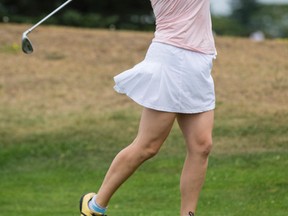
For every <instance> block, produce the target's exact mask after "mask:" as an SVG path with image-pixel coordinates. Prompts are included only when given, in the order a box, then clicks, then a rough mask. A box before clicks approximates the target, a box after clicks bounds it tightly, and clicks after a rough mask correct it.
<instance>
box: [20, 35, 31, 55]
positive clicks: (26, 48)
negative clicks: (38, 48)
mask: <svg viewBox="0 0 288 216" xmlns="http://www.w3.org/2000/svg"><path fill="white" fill-rule="evenodd" d="M22 51H23V52H24V53H26V54H31V53H32V52H33V46H32V43H31V41H30V40H29V38H28V37H27V34H25V33H24V34H23V36H22Z"/></svg>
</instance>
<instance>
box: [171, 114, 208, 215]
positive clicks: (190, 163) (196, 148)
mask: <svg viewBox="0 0 288 216" xmlns="http://www.w3.org/2000/svg"><path fill="white" fill-rule="evenodd" d="M177 120H178V123H179V126H180V128H181V130H182V132H183V134H184V137H185V140H186V145H187V155H186V160H185V162H184V166H183V170H182V175H181V181H180V191H181V216H187V215H189V212H193V213H194V212H195V211H196V206H197V202H198V199H199V195H200V191H201V189H202V185H203V183H204V180H205V175H206V170H207V166H208V156H209V153H210V150H211V147H212V128H213V121H214V111H209V112H204V113H200V114H193V115H185V114H179V115H178V117H177Z"/></svg>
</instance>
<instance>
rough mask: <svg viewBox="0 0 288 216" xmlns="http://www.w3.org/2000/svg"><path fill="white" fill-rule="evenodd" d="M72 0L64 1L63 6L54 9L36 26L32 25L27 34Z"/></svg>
mask: <svg viewBox="0 0 288 216" xmlns="http://www.w3.org/2000/svg"><path fill="white" fill-rule="evenodd" d="M71 1H72V0H68V1H66V2H65V3H63V4H62V5H61V6H59V7H58V8H56V9H55V10H54V11H52V12H51V13H50V14H48V15H47V16H46V17H44V18H43V19H42V20H40V21H39V22H38V23H36V24H35V25H34V26H32V27H31V28H30V29H28V30H27V31H26V34H29V33H30V32H31V31H33V30H34V29H35V28H37V27H38V26H39V25H40V24H41V23H43V22H44V21H46V20H47V19H49V18H50V17H51V16H53V15H54V14H55V13H57V12H58V11H59V10H61V9H62V8H63V7H65V6H66V5H67V4H69V3H70V2H71Z"/></svg>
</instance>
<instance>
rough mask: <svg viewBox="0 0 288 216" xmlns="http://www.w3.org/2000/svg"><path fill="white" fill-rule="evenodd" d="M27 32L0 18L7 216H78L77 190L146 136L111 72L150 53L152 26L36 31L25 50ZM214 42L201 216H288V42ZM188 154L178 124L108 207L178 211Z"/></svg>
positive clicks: (0, 131) (0, 155)
mask: <svg viewBox="0 0 288 216" xmlns="http://www.w3.org/2000/svg"><path fill="white" fill-rule="evenodd" d="M26 29H27V26H24V25H13V24H8V25H7V24H1V25H0V34H1V38H0V75H1V76H0V188H1V196H0V209H1V212H0V216H2V215H3V216H6V215H8V214H9V215H23V216H26V215H27V216H33V215H39V214H41V215H44V216H45V215H51V214H53V215H67V216H68V215H74V214H79V213H78V200H79V197H80V196H81V195H82V194H83V193H85V192H88V191H92V190H97V188H98V186H99V184H100V183H101V180H102V179H103V177H104V175H105V172H106V170H107V168H108V167H109V164H110V162H111V160H112V159H113V157H114V155H115V154H117V152H118V151H119V150H121V148H123V147H124V146H126V145H127V143H129V142H131V140H132V139H133V138H134V136H135V133H136V132H137V125H138V121H139V113H140V112H141V108H140V107H138V105H136V104H134V103H132V102H131V101H130V100H129V99H127V98H126V97H125V96H120V95H117V94H116V93H115V92H114V91H113V88H112V87H113V76H114V75H116V74H118V73H119V72H121V71H123V70H125V69H127V68H130V67H131V66H133V65H134V64H135V63H137V62H139V61H141V59H143V56H144V55H145V52H146V49H147V47H148V45H149V43H150V40H151V38H152V37H153V34H152V33H143V32H142V33H139V32H124V31H121V32H119V31H106V30H89V29H75V28H63V27H53V26H45V27H39V29H37V30H36V31H35V32H34V33H33V34H31V36H30V38H31V40H32V41H33V43H34V44H35V48H36V50H35V53H34V54H33V55H30V56H27V55H24V54H22V53H21V50H20V48H19V40H20V39H21V33H22V32H23V31H24V30H26ZM47 32H49V34H47ZM67 35H69V37H68V36H67ZM19 38H20V39H19ZM216 41H217V47H218V52H219V56H218V58H217V60H216V61H215V63H214V72H213V75H214V79H215V84H216V91H217V109H216V119H215V128H214V149H213V152H212V155H211V158H210V164H209V170H208V173H207V179H206V183H205V186H204V188H203V192H202V194H201V199H200V202H199V207H198V212H197V215H199V216H201V215H205V216H210V215H211V216H212V215H213V216H218V215H219V216H220V215H221V216H223V215H224V216H238V215H239V216H240V215H248V216H250V215H253V216H258V215H259V216H260V215H261V216H266V215H267V216H268V215H275V216H284V215H285V216H286V215H287V211H288V209H287V202H288V197H287V194H288V183H287V179H288V174H287V172H286V170H287V165H288V154H287V145H288V136H287V132H288V126H287V121H288V110H287V105H288V104H287V98H288V79H287V69H288V63H287V59H286V57H287V56H288V46H287V41H285V40H275V41H273V40H268V41H265V42H262V43H255V42H251V41H249V40H247V39H240V38H229V37H224V38H222V37H220V38H219V37H217V38H216ZM17 44H18V45H17ZM279 53H280V54H279ZM184 156H185V147H184V144H183V138H182V137H181V133H180V131H179V128H178V126H177V125H176V124H175V127H174V128H173V131H172V133H171V135H170V136H169V138H168V140H167V142H166V143H165V145H164V146H163V148H162V149H161V152H160V153H159V155H158V156H157V157H155V158H153V159H152V160H151V161H148V162H147V163H145V164H144V165H143V166H142V167H140V169H139V170H138V171H137V172H136V174H135V175H134V176H133V177H132V178H131V179H129V180H128V182H127V183H126V184H124V185H123V187H122V188H121V189H120V190H119V191H118V192H117V193H116V195H115V196H114V197H113V199H112V201H111V204H110V206H109V212H108V213H109V215H137V216H141V215H147V214H149V215H151V216H164V215H165V216H166V215H178V212H179V202H180V199H179V190H178V188H179V186H178V183H179V176H180V171H181V167H182V163H183V159H184ZM147 209H150V211H149V212H147Z"/></svg>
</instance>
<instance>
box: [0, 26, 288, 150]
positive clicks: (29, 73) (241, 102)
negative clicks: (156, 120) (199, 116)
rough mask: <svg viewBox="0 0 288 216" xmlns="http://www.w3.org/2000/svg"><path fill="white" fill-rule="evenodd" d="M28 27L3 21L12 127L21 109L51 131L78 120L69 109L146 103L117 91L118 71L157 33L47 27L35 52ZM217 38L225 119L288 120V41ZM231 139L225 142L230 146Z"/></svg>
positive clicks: (0, 86) (1, 52)
mask: <svg viewBox="0 0 288 216" xmlns="http://www.w3.org/2000/svg"><path fill="white" fill-rule="evenodd" d="M28 27H29V26H27V25H12V24H9V25H7V24H1V25H0V75H1V78H0V109H1V115H0V120H2V122H4V123H5V126H4V127H5V128H7V127H8V128H9V124H10V123H9V122H10V121H9V119H12V120H13V119H14V120H15V119H17V118H18V117H19V118H20V119H21V116H22V117H23V116H24V117H26V118H28V117H29V116H34V117H35V116H41V118H42V119H43V118H44V119H45V121H49V124H46V125H47V128H45V130H46V129H48V127H49V128H50V130H53V129H55V128H57V127H61V125H63V124H70V122H69V118H65V116H69V115H72V116H73V114H75V113H82V114H83V115H87V116H88V115H99V114H100V113H103V111H105V112H106V111H108V112H109V111H111V110H112V111H113V110H117V109H125V108H128V107H130V108H131V110H135V109H136V110H138V109H139V107H138V106H137V105H135V104H134V103H131V102H130V101H129V99H127V98H126V97H125V96H118V95H117V94H116V93H115V92H114V90H113V76H114V75H116V74H118V73H120V72H122V71H123V70H125V69H128V68H130V67H131V66H133V65H134V64H135V63H138V62H139V61H141V60H142V59H143V57H144V55H145V52H146V50H147V48H148V46H149V44H150V41H151V39H152V38H153V33H151V32H148V33H144V32H130V31H109V30H91V29H80V28H67V27H47V26H45V27H43V26H42V27H39V28H37V29H36V30H35V31H34V32H33V33H32V34H31V35H30V36H29V37H30V39H31V40H32V41H33V43H34V46H35V52H34V54H32V55H25V54H23V53H22V52H21V48H20V41H21V34H22V32H23V31H25V30H26V29H27V28H28ZM216 42H217V47H218V53H219V55H218V57H217V60H216V61H215V64H214V72H213V74H214V78H215V84H216V91H217V101H218V108H217V113H216V115H217V116H218V117H217V118H219V119H222V118H224V119H225V118H226V121H227V122H228V123H227V124H228V125H229V124H236V125H237V124H239V125H241V124H245V122H246V120H245V119H246V118H247V116H248V117H249V116H258V117H259V116H260V117H261V116H262V117H263V116H266V115H267V116H270V117H271V116H276V117H277V118H276V119H277V121H283V122H284V121H285V122H286V121H287V120H288V119H287V113H288V111H287V106H288V102H287V98H288V76H287V75H288V72H287V71H288V61H287V57H288V40H268V41H265V42H261V43H256V42H253V41H249V40H248V39H241V38H229V37H217V38H216ZM243 116H245V118H243ZM63 119H65V121H63ZM243 119H244V120H243ZM12 120H11V121H12ZM283 122H282V123H283ZM13 125H14V127H15V125H16V124H15V122H14V124H13ZM10 126H11V127H13V126H12V124H11V125H10ZM14 129H15V128H14ZM17 130H18V132H19V133H20V132H21V131H22V132H23V131H27V128H26V129H25V130H24V129H22V130H21V129H20V128H18V129H17ZM33 130H35V128H33ZM23 133H24V132H23ZM228 141H229V142H231V140H225V139H224V140H222V141H221V142H222V143H223V146H226V144H227V142H228ZM234 141H235V142H237V141H238V139H236V140H234ZM258 147H259V146H258ZM259 148H260V147H259ZM223 149H224V147H223Z"/></svg>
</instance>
